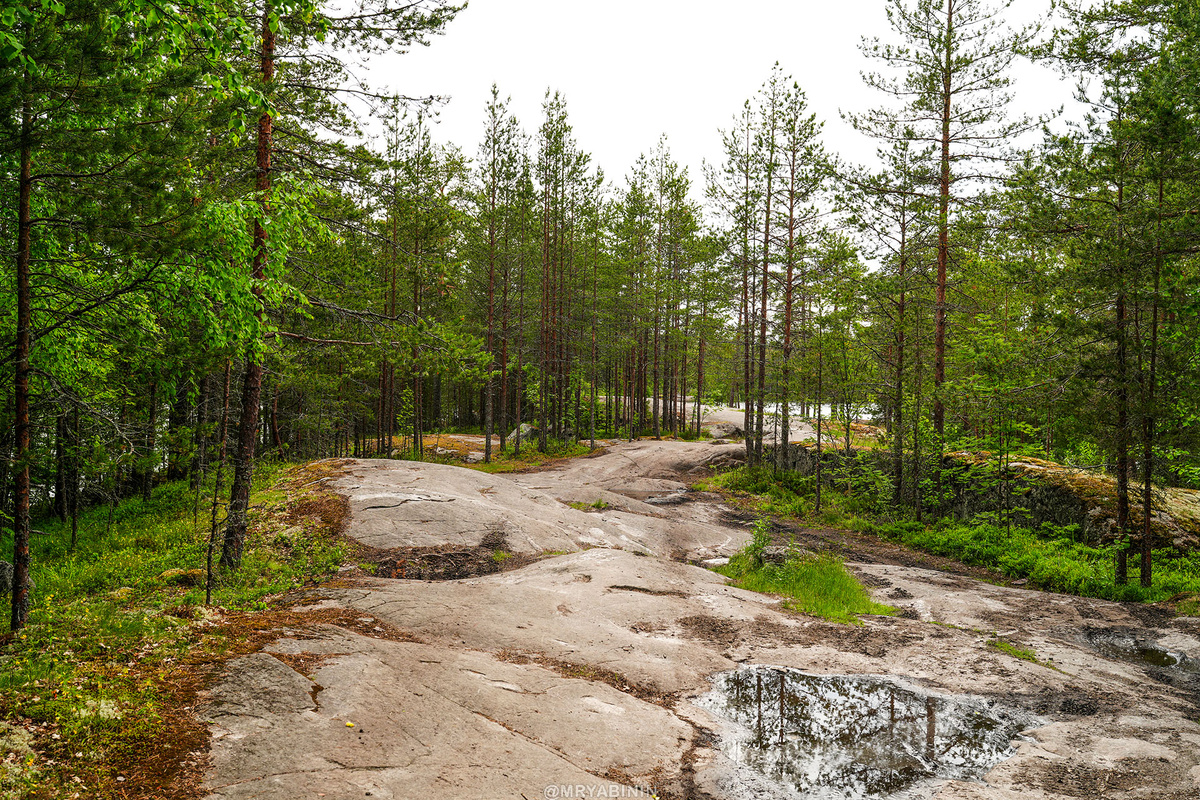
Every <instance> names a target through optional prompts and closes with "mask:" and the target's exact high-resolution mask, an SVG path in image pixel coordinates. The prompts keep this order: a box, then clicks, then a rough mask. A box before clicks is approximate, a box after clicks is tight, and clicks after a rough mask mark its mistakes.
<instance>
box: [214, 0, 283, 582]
mask: <svg viewBox="0 0 1200 800" xmlns="http://www.w3.org/2000/svg"><path fill="white" fill-rule="evenodd" d="M271 18H272V7H271V3H269V2H268V3H266V4H265V6H264V8H263V19H262V63H261V69H262V82H263V86H264V87H268V86H269V85H270V84H271V83H272V81H273V80H274V77H275V33H274V31H272V30H271ZM271 123H272V120H271V115H270V113H267V112H264V113H263V114H262V116H261V117H259V120H258V146H257V150H256V161H257V165H256V166H257V179H256V181H255V188H256V189H257V190H258V193H259V205H260V207H261V209H262V214H263V216H264V217H265V216H266V215H267V214H269V213H270V198H269V197H268V195H269V193H270V191H271V148H272V143H271V134H272V130H271ZM262 222H263V220H262V218H261V217H260V218H259V219H256V220H255V222H254V267H253V278H254V281H255V286H254V289H253V292H254V303H255V305H256V309H255V316H256V317H257V318H258V319H259V320H261V319H262V288H261V287H260V283H261V281H262V279H263V271H264V268H265V266H266V261H267V231H266V229H265V228H263V225H262ZM262 376H263V366H262V360H261V357H260V356H259V355H258V354H257V353H255V352H253V350H251V351H250V352H248V353H247V356H246V372H245V375H244V377H243V380H242V414H241V419H240V421H239V424H238V450H237V456H236V457H235V458H234V468H233V486H232V487H231V489H230V496H229V509H228V514H227V516H228V520H227V522H226V527H225V540H224V542H223V543H222V547H221V566H223V567H226V568H228V569H237V568H238V567H239V566H241V563H242V548H243V547H244V546H245V543H246V525H247V518H246V515H247V512H248V510H249V507H250V482H251V479H252V478H253V474H254V450H255V445H256V444H257V442H258V437H257V433H258V412H259V405H260V401H261V395H262Z"/></svg>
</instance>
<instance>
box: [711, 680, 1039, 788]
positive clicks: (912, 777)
mask: <svg viewBox="0 0 1200 800" xmlns="http://www.w3.org/2000/svg"><path fill="white" fill-rule="evenodd" d="M697 705H699V706H700V707H702V708H704V709H706V710H709V711H711V712H712V713H713V714H714V715H715V716H716V717H717V718H718V719H720V720H721V722H722V728H723V730H722V733H721V737H720V743H721V751H722V753H723V754H724V755H725V756H726V757H727V758H729V759H730V760H732V761H733V762H735V763H736V764H737V765H738V766H739V769H738V770H737V772H735V773H734V774H733V775H732V776H731V777H733V778H735V779H736V781H737V783H738V784H741V785H746V786H754V785H758V786H761V787H762V789H763V790H764V791H767V790H774V791H776V792H779V793H793V792H794V793H797V794H799V795H800V796H801V797H805V798H821V797H841V798H874V797H887V796H889V795H892V794H895V793H897V792H901V791H906V790H909V789H911V788H913V787H915V786H918V785H920V784H927V783H930V782H932V781H936V780H938V779H947V780H948V779H954V780H974V779H977V778H979V777H980V776H981V775H983V774H984V773H985V772H987V771H988V770H989V769H991V768H992V767H993V766H995V765H996V764H998V763H1000V762H1001V761H1003V760H1004V759H1005V758H1007V757H1009V756H1010V755H1012V754H1013V753H1014V752H1015V750H1016V748H1015V747H1014V745H1013V740H1014V739H1015V738H1016V737H1017V736H1018V735H1019V734H1020V733H1021V732H1022V731H1023V730H1025V729H1026V728H1029V727H1032V726H1034V725H1035V724H1036V722H1035V718H1034V717H1033V716H1032V715H1030V714H1028V713H1027V712H1023V711H1020V710H1016V709H1013V708H1008V707H1005V706H1001V705H998V704H997V703H996V702H995V701H987V700H984V699H982V698H973V697H953V696H946V695H938V694H933V693H930V692H927V691H923V690H921V689H918V688H914V687H908V686H905V685H903V684H902V683H901V682H899V681H897V680H894V679H890V678H886V677H875V676H860V675H809V674H807V673H804V672H801V671H799V670H794V669H780V668H776V667H750V668H747V669H742V670H737V671H735V672H727V673H722V674H720V675H717V676H715V677H714V678H713V689H712V691H711V692H709V693H708V694H706V695H704V696H702V697H701V698H699V700H698V701H697ZM731 790H732V791H735V792H736V787H731Z"/></svg>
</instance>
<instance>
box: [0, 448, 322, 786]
mask: <svg viewBox="0 0 1200 800" xmlns="http://www.w3.org/2000/svg"><path fill="white" fill-rule="evenodd" d="M330 469H332V465H331V464H330V463H329V462H316V463H315V464H312V465H304V466H300V467H292V468H283V467H281V466H278V465H269V464H264V465H261V466H260V467H259V469H258V470H257V473H256V480H255V489H256V491H255V493H254V495H253V496H252V498H251V503H252V508H251V525H250V531H249V534H248V537H247V539H248V540H247V546H246V550H245V553H244V561H243V566H242V568H241V569H240V570H238V571H237V572H236V573H232V574H219V575H218V580H217V581H216V585H215V587H214V592H213V604H212V606H207V607H206V606H205V605H204V585H203V584H204V580H203V575H204V572H203V570H204V567H205V560H206V550H207V547H206V542H207V537H208V532H209V520H210V517H209V507H208V501H209V500H210V499H211V496H212V494H211V487H210V488H209V489H207V490H206V491H205V492H204V493H203V494H202V499H201V502H200V506H199V513H198V514H196V513H195V512H196V505H195V502H196V495H195V494H194V493H192V492H191V491H189V489H188V487H187V485H186V483H184V482H178V483H168V484H164V485H161V486H158V487H156V488H155V490H154V491H153V493H152V494H151V497H150V499H149V501H143V500H142V499H141V498H133V499H129V500H126V501H124V502H122V503H120V504H119V505H117V506H116V507H115V508H113V509H111V510H110V509H109V508H108V507H100V508H95V509H91V510H90V511H88V512H86V513H84V514H83V515H82V517H81V519H80V526H79V539H78V543H77V546H76V548H75V549H74V550H71V549H70V534H69V529H67V528H66V527H65V526H62V525H61V524H59V523H58V522H57V521H39V522H38V523H37V524H36V526H35V527H37V529H38V530H39V531H41V533H40V534H38V535H37V536H35V537H34V538H33V542H32V557H33V568H32V577H33V580H34V582H35V584H36V589H35V591H34V596H33V607H32V609H31V614H30V618H29V622H28V624H27V625H26V627H25V628H24V629H22V630H21V631H20V632H19V633H18V634H17V635H15V636H13V635H9V636H7V637H5V639H4V641H3V643H2V644H0V720H3V721H5V722H6V723H8V724H9V725H11V726H12V728H11V730H15V731H20V732H23V734H25V736H26V737H27V740H28V742H29V745H30V748H29V749H28V751H27V752H24V753H22V754H16V755H15V756H12V757H10V756H9V753H14V754H15V753H16V750H13V749H9V753H5V754H3V755H0V762H5V764H4V768H3V769H0V798H3V800H9V798H14V799H15V798H24V797H30V798H60V797H63V798H70V797H88V798H93V797H98V798H108V797H114V798H115V797H121V798H126V797H129V798H133V797H146V798H150V797H153V798H169V797H193V796H199V794H200V792H199V789H198V777H199V771H200V770H199V766H198V764H197V762H196V760H195V758H193V757H192V756H191V753H192V752H193V751H196V750H199V751H203V750H206V749H207V748H206V745H207V729H206V728H205V727H204V725H203V724H202V723H200V722H199V721H198V720H197V719H196V718H195V716H194V714H193V713H192V712H193V709H194V703H195V697H196V692H197V691H198V690H199V689H200V688H202V686H203V685H204V684H205V682H206V681H207V680H208V679H209V678H210V677H211V676H212V675H213V674H215V671H216V668H217V667H218V666H219V665H220V663H221V662H222V661H223V660H224V659H225V658H227V657H229V656H231V655H235V654H238V653H241V652H248V651H249V650H247V648H250V649H254V648H255V647H257V646H261V643H262V642H263V641H265V637H263V636H258V637H255V636H248V635H246V630H245V629H246V628H247V625H250V626H251V627H255V626H257V624H258V623H257V622H253V623H252V622H251V621H250V620H252V619H258V618H260V617H261V618H263V619H268V618H269V617H270V616H271V614H272V613H276V612H275V611H272V612H269V613H263V610H264V609H268V608H271V609H276V608H277V607H278V605H279V601H280V598H282V597H284V596H285V595H286V593H288V592H289V590H292V589H294V588H296V587H299V586H302V585H305V584H311V583H312V582H313V581H316V580H321V579H322V578H323V577H324V576H328V575H329V574H330V573H332V572H335V571H336V570H337V568H338V567H339V566H340V564H341V563H342V561H343V555H344V553H343V551H344V545H343V544H342V543H341V542H340V540H339V539H338V537H337V536H336V533H337V522H338V518H339V514H340V513H341V512H340V511H339V508H338V506H339V503H340V498H336V496H334V495H332V494H331V493H329V492H327V491H325V490H324V489H323V483H322V477H324V476H325V475H327V474H328V473H329V471H330ZM110 511H111V515H110ZM110 516H111V520H110ZM0 547H3V548H5V550H4V551H3V552H7V551H8V550H10V549H11V538H10V539H9V540H8V541H2V540H0ZM6 610H7V609H6ZM6 758H7V759H8V760H7V761H6ZM18 766H19V768H17V767H18Z"/></svg>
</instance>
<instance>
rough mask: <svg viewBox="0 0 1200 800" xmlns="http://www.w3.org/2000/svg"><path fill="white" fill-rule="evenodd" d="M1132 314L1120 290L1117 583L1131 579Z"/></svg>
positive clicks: (1118, 296)
mask: <svg viewBox="0 0 1200 800" xmlns="http://www.w3.org/2000/svg"><path fill="white" fill-rule="evenodd" d="M1127 321H1128V317H1127V314H1126V308H1125V291H1124V289H1122V290H1121V291H1119V292H1118V294H1117V536H1118V542H1117V544H1118V550H1117V578H1116V580H1117V583H1118V584H1122V585H1124V584H1125V583H1128V582H1129V572H1128V562H1127V556H1128V550H1127V547H1126V537H1127V536H1128V533H1129V387H1128V385H1127V380H1128V375H1127V372H1128V370H1127V369H1126V364H1125V326H1126V324H1127Z"/></svg>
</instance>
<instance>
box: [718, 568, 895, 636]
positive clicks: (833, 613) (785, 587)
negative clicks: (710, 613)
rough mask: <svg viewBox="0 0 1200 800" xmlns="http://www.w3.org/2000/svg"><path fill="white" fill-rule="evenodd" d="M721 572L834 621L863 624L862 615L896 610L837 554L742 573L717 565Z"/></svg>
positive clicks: (735, 581) (789, 605)
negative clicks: (878, 600) (880, 599)
mask: <svg viewBox="0 0 1200 800" xmlns="http://www.w3.org/2000/svg"><path fill="white" fill-rule="evenodd" d="M717 572H720V573H721V574H723V575H725V576H727V577H729V578H732V579H733V584H734V585H735V586H738V587H740V588H742V589H749V590H750V591H752V592H766V593H769V594H780V595H783V596H785V597H786V598H788V599H786V600H785V601H784V603H783V605H784V607H785V608H789V609H792V610H793V611H800V612H802V613H805V614H810V615H812V616H814V617H821V618H822V619H827V620H830V621H831V622H845V623H850V624H854V625H859V624H862V623H861V621H860V620H859V619H858V615H859V614H887V615H890V614H894V613H895V609H894V608H892V607H891V606H885V605H882V604H880V603H876V602H874V601H873V600H871V596H870V595H869V594H867V590H866V589H865V588H863V585H862V584H861V583H859V582H858V581H857V580H855V579H854V576H853V575H851V574H850V573H849V572H847V571H846V567H845V566H844V565H843V564H842V562H841V561H840V560H838V559H836V558H834V557H833V556H809V557H806V558H799V559H794V560H790V561H787V562H785V563H783V564H764V565H762V566H761V567H758V568H757V569H753V570H750V571H748V572H743V573H741V574H738V573H737V571H736V570H730V569H729V567H728V566H725V567H717Z"/></svg>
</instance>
